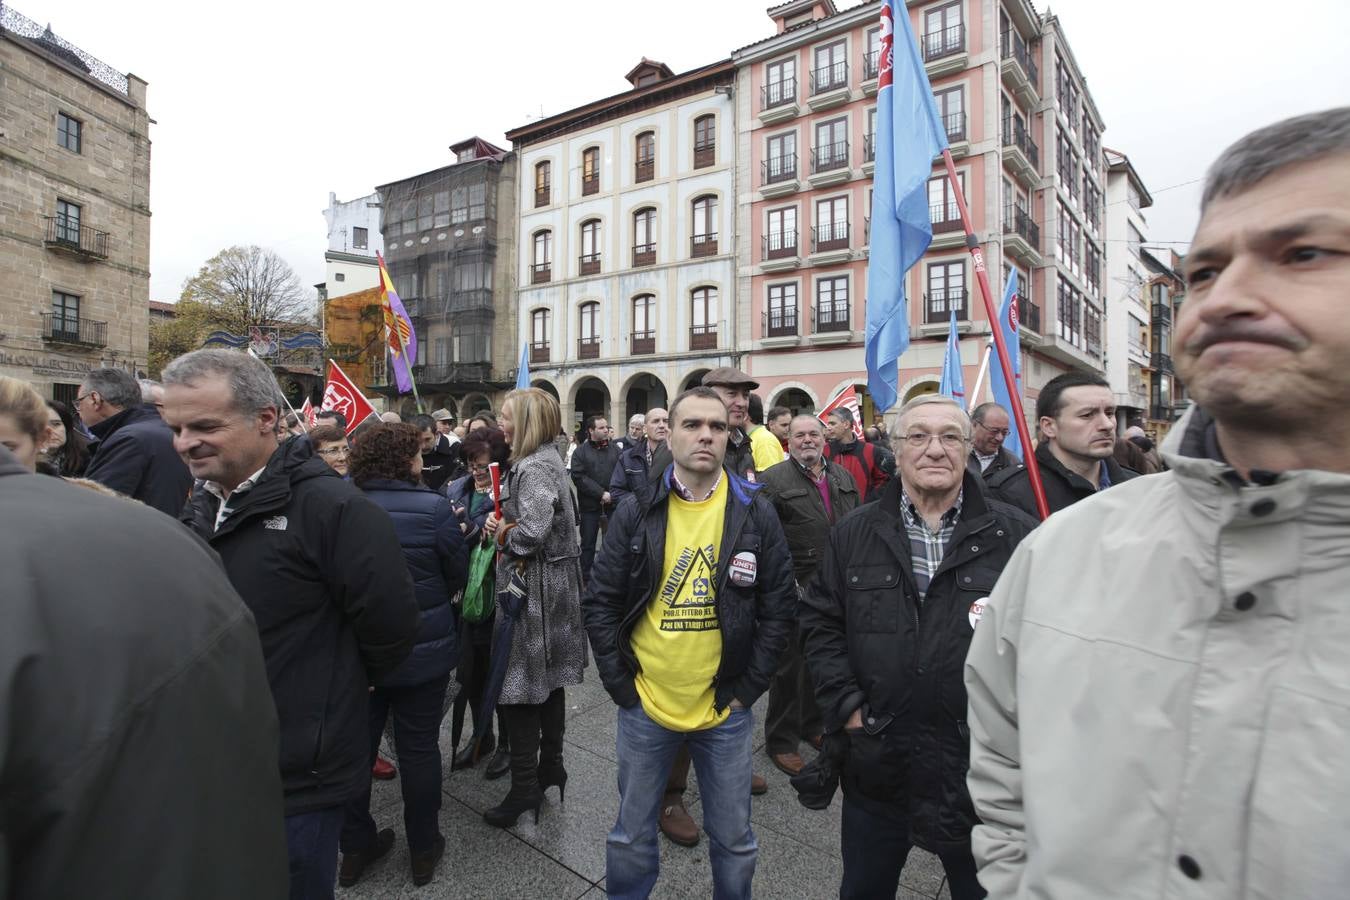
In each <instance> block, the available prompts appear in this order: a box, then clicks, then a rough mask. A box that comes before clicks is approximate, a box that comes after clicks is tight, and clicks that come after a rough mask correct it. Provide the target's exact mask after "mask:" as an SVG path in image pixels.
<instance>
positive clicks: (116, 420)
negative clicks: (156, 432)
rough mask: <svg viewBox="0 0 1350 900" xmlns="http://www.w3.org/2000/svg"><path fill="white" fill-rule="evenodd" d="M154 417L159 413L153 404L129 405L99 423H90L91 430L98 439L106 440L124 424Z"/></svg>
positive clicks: (157, 416)
mask: <svg viewBox="0 0 1350 900" xmlns="http://www.w3.org/2000/svg"><path fill="white" fill-rule="evenodd" d="M152 417H153V418H156V419H158V418H159V413H158V412H156V411H155V408H154V407H153V406H146V405H141V406H128V407H127V408H126V409H124V410H122V411H120V412H116V413H113V414H112V415H111V416H109V417H108V418H106V419H104V420H103V421H102V422H99V423H98V424H97V425H90V426H89V431H90V432H92V433H93V435H94V437H95V438H97V439H98V440H100V441H106V440H107V439H108V438H110V437H112V436H113V434H114V433H115V432H116V431H117V430H118V429H119V428H121V427H122V426H124V425H130V424H131V423H133V422H144V421H146V420H147V419H150V418H152Z"/></svg>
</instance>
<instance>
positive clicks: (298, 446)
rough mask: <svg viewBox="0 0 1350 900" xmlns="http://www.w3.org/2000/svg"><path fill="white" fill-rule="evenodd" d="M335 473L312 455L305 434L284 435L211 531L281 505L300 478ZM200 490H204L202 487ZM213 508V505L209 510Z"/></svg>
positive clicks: (219, 532)
mask: <svg viewBox="0 0 1350 900" xmlns="http://www.w3.org/2000/svg"><path fill="white" fill-rule="evenodd" d="M339 477H340V476H339V475H338V474H337V473H336V472H334V471H333V469H332V468H331V467H330V466H329V465H328V463H326V462H324V461H323V460H321V459H319V458H318V457H316V456H315V455H314V446H313V445H312V444H311V443H310V442H309V437H308V436H307V435H303V434H302V435H296V436H294V437H291V438H288V439H287V440H286V441H285V442H284V443H283V444H282V445H281V446H280V447H278V448H277V449H276V450H275V451H274V452H273V453H272V456H271V457H270V458H269V459H268V460H267V465H266V466H264V467H263V473H262V476H261V477H260V478H258V480H257V481H256V482H255V483H254V485H253V487H252V488H251V489H249V490H248V491H247V492H246V493H244V495H243V496H242V498H241V499H240V500H239V503H238V505H237V506H235V507H234V508H233V509H232V510H231V511H230V517H229V518H228V519H226V520H225V521H224V522H222V523H221V525H220V528H219V529H218V530H217V531H216V532H215V533H216V534H217V535H223V534H228V533H229V532H230V531H233V530H234V529H235V528H238V527H239V525H240V523H242V522H245V521H247V520H248V519H250V518H252V517H254V516H257V515H261V514H262V513H266V512H272V511H274V510H276V509H277V508H279V507H283V506H285V505H286V503H287V502H289V501H290V499H291V490H292V487H293V485H295V484H296V483H298V482H300V481H307V480H308V479H310V478H339ZM202 493H203V494H206V491H205V489H204V488H203V491H202ZM207 496H211V495H210V494H207ZM211 500H212V501H213V503H214V504H218V503H219V502H220V501H219V500H218V499H217V498H215V497H211ZM217 509H218V507H215V506H213V507H212V512H213V513H214V512H216V511H217Z"/></svg>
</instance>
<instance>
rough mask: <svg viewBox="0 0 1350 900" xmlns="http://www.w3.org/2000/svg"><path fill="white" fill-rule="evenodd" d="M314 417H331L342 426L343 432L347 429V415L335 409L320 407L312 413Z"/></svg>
mask: <svg viewBox="0 0 1350 900" xmlns="http://www.w3.org/2000/svg"><path fill="white" fill-rule="evenodd" d="M314 418H316V419H333V420H335V421H336V422H337V423H338V425H340V426H341V427H342V430H343V431H344V432H345V431H346V430H347V417H346V416H344V415H343V414H342V413H340V412H338V411H337V410H336V409H321V410H319V411H318V412H316V413H315V414H314Z"/></svg>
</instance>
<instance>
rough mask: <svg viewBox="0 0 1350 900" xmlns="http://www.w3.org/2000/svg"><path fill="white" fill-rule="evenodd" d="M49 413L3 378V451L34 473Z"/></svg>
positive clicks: (21, 386) (48, 433)
mask: <svg viewBox="0 0 1350 900" xmlns="http://www.w3.org/2000/svg"><path fill="white" fill-rule="evenodd" d="M47 413H48V410H47V401H45V400H43V399H42V395H41V394H39V393H38V392H37V391H35V390H33V388H32V387H31V386H30V385H29V384H28V382H26V381H20V380H19V379H17V378H10V377H8V376H3V375H0V447H4V448H5V449H6V450H8V451H9V452H10V453H13V454H14V455H15V456H16V457H18V459H19V462H20V463H22V464H23V465H24V466H25V467H26V468H28V469H31V470H33V471H34V472H36V471H37V461H38V455H39V454H40V453H41V452H42V450H43V448H45V447H46V446H47V444H48V443H49V442H50V441H51V438H52V430H51V427H50V426H49V425H48V424H47ZM554 455H555V456H556V455H557V454H554Z"/></svg>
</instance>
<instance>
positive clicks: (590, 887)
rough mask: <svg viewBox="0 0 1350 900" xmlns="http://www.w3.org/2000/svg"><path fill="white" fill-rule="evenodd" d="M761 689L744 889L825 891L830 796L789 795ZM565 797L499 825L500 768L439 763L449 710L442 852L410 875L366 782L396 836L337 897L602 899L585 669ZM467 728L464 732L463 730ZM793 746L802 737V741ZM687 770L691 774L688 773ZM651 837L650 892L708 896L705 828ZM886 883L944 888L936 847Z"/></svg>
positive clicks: (603, 778)
mask: <svg viewBox="0 0 1350 900" xmlns="http://www.w3.org/2000/svg"><path fill="white" fill-rule="evenodd" d="M764 707H765V698H761V699H760V702H759V703H758V704H756V706H755V727H756V742H755V771H757V772H759V773H760V774H762V775H763V776H764V777H765V778H767V779H768V781H769V792H768V793H767V794H765V795H764V796H761V797H756V798H754V807H753V822H754V830H755V836H756V837H757V838H758V840H759V862H758V865H757V867H756V870H755V896H756V897H763V898H770V900H778V898H793V900H795V898H808V900H824V898H829V897H837V896H838V893H839V876H840V871H841V864H840V858H839V814H840V799H839V796H838V795H836V796H835V800H834V803H833V805H831V806H830V808H829V809H825V810H820V811H812V810H809V809H807V808H806V807H804V806H802V805H801V804H800V803H798V802H797V796H796V793H795V792H794V791H793V790H792V786H791V785H790V784H788V779H787V776H786V775H784V774H783V773H781V772H779V771H778V770H777V769H776V768H774V766H773V764H772V763H771V762H770V761H769V758H768V757H767V756H766V755H765V754H764V748H763V743H764V737H763V712H764ZM567 709H568V712H567V737H566V741H567V749H566V765H567V771H568V775H569V780H568V782H567V801H566V803H564V804H559V802H558V792H557V791H556V790H554V789H550V790H549V792H548V799H547V800H545V802H544V806H543V808H542V809H541V810H540V814H539V823H538V825H536V824H535V823H534V822H533V821H532V819H531V817H530V815H529V814H528V813H527V814H526V815H524V816H523V817H521V820H520V823H519V824H518V825H517V826H516V827H515V828H511V829H509V830H506V831H501V830H498V829H496V828H492V827H490V826H489V825H487V824H485V823H484V822H483V819H482V813H483V810H484V809H487V808H488V807H490V806H495V805H496V804H497V803H498V802H499V801H500V800H501V798H502V797H503V796H505V794H506V791H507V788H508V787H509V785H510V779H509V778H502V779H499V780H497V781H487V780H485V779H484V778H483V774H482V766H481V764H480V766H479V767H478V768H477V769H471V770H467V771H462V772H454V773H451V772H450V771H449V764H450V756H451V748H450V724H449V723H450V718H449V716H447V717H446V720H445V726H444V728H443V729H442V732H441V752H442V753H443V755H444V757H445V767H446V772H445V778H444V782H443V786H444V792H445V799H444V802H443V804H442V809H441V833H442V834H444V835H445V838H446V853H445V859H444V860H443V861H442V862H441V864H440V868H439V869H438V871H437V875H436V880H435V881H433V882H432V883H431V884H429V885H427V886H426V887H422V888H416V887H413V883H412V876H411V875H410V873H409V869H408V847H407V843H406V841H405V837H404V830H403V813H402V801H401V800H400V797H399V782H398V780H397V779H395V780H394V781H390V782H376V783H375V793H374V797H373V799H372V801H371V805H372V807H373V811H374V814H375V821H376V824H377V825H378V827H380V828H386V827H392V828H393V829H394V831H395V832H396V833H397V834H398V839H397V843H396V844H395V846H394V849H393V851H392V852H390V854H389V856H387V857H386V858H385V859H382V860H380V861H379V862H378V863H376V864H375V865H373V866H372V867H371V868H370V869H369V870H368V871H367V872H366V874H365V876H364V877H363V878H362V880H361V883H360V884H358V885H357V886H355V887H353V888H347V889H343V888H339V889H338V897H339V898H340V900H365V898H371V900H374V898H386V897H388V898H393V897H410V898H449V897H454V898H493V900H516V898H522V900H523V898H539V900H580V898H586V900H601V898H604V896H605V890H604V888H605V835H606V834H607V833H608V832H609V829H610V827H611V826H612V825H613V824H614V818H615V815H616V813H617V811H618V802H619V793H618V766H617V763H616V762H615V748H614V738H615V723H616V719H615V707H614V704H613V702H612V701H611V700H610V699H609V695H608V694H606V693H605V690H604V688H603V687H601V686H600V681H599V679H598V678H597V677H596V674H595V670H594V668H591V669H588V670H587V671H586V680H585V683H583V684H582V685H580V686H578V687H575V688H568V689H567ZM466 740H467V738H466ZM802 747H803V755H804V756H806V758H807V759H808V760H809V759H810V753H811V751H810V748H809V746H807V745H806V744H805V742H803V745H802ZM691 779H692V774H691ZM686 802H687V804H688V806H689V811H690V813H691V814H692V815H693V817H694V819H695V821H701V819H702V812H701V809H700V806H699V800H698V786H697V783H696V781H695V780H691V783H690V789H689V793H688V794H687V795H686ZM660 841H661V878H660V880H659V881H658V882H657V885H656V890H655V891H654V892H653V894H652V896H653V897H660V898H698V897H711V896H712V876H711V874H710V871H711V870H710V868H709V865H708V841H707V837H706V835H705V836H704V837H703V839H702V840H701V841H700V842H699V845H698V846H697V847H695V848H693V849H686V848H683V847H678V846H675V845H674V844H671V843H670V842H669V841H667V840H666V839H665V838H664V837H662V838H660ZM901 885H902V886H901V888H900V891H899V892H898V893H897V895H896V896H897V898H900V900H935V898H942V900H945V898H948V896H949V895H948V893H947V890H946V887H945V885H944V883H943V874H942V867H941V865H940V864H939V863H938V861H937V858H936V857H934V856H931V855H930V854H927V853H924V852H923V851H921V850H914V851H913V852H912V853H911V854H910V858H909V862H908V864H907V865H906V866H905V871H904V875H903V876H902V879H901Z"/></svg>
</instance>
